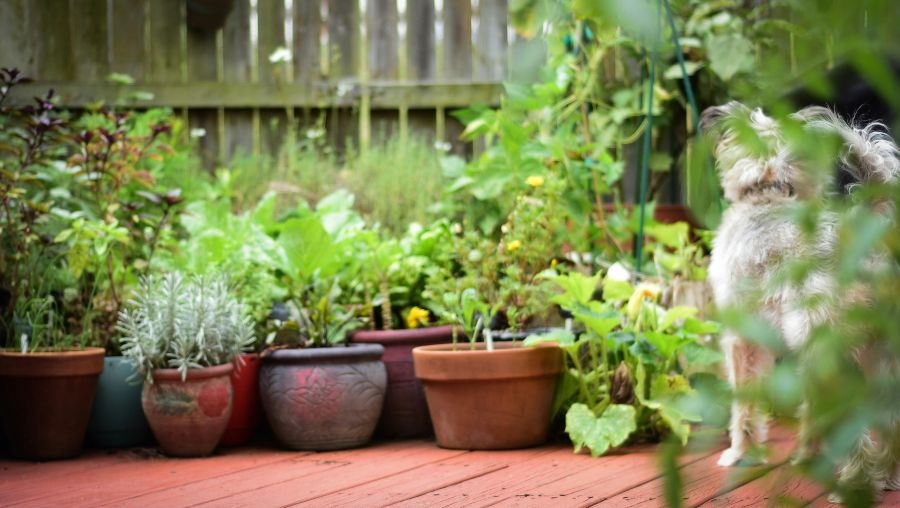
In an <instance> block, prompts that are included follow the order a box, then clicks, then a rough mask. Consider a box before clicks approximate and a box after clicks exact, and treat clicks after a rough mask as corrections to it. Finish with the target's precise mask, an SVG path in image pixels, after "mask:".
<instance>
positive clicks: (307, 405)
mask: <svg viewBox="0 0 900 508" xmlns="http://www.w3.org/2000/svg"><path fill="white" fill-rule="evenodd" d="M383 352H384V348H382V347H381V346H380V345H378V344H351V345H350V346H347V347H343V346H335V347H325V348H308V349H278V350H275V351H269V352H266V353H264V354H263V358H262V367H261V368H260V370H259V394H260V397H261V398H262V405H263V410H264V411H265V413H266V418H267V419H268V420H269V425H270V426H271V427H272V432H273V433H274V434H275V437H276V438H277V439H278V441H279V442H280V443H281V445H282V446H284V447H285V448H289V449H292V450H342V449H345V448H354V447H357V446H362V445H364V444H366V443H368V442H369V440H370V439H371V438H372V433H373V432H374V431H375V424H376V423H378V417H379V416H380V415H381V405H382V403H383V402H384V391H385V385H386V384H387V375H386V373H385V369H384V364H383V363H382V362H381V355H382V353H383Z"/></svg>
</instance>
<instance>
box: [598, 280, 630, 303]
mask: <svg viewBox="0 0 900 508" xmlns="http://www.w3.org/2000/svg"><path fill="white" fill-rule="evenodd" d="M632 293H634V286H632V285H631V284H629V283H628V282H626V281H624V280H611V279H603V300H604V301H607V302H609V301H620V302H624V301H626V300H628V299H629V298H631V294H632Z"/></svg>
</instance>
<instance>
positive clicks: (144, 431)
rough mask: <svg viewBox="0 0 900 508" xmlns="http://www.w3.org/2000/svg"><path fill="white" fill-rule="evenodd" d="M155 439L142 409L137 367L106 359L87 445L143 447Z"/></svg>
mask: <svg viewBox="0 0 900 508" xmlns="http://www.w3.org/2000/svg"><path fill="white" fill-rule="evenodd" d="M151 439H153V436H152V435H151V434H150V427H149V426H148V425H147V418H145V417H144V410H143V408H141V379H140V375H139V374H138V369H137V366H136V365H135V364H134V362H133V361H132V360H130V359H128V358H125V357H124V356H107V357H106V358H104V359H103V373H102V374H100V379H99V380H98V382H97V396H96V398H95V399H94V408H93V410H92V411H91V420H90V423H89V424H88V441H89V442H90V443H91V444H92V445H94V446H97V447H100V448H128V447H132V446H140V445H142V444H145V443H147V442H149V441H150V440H151Z"/></svg>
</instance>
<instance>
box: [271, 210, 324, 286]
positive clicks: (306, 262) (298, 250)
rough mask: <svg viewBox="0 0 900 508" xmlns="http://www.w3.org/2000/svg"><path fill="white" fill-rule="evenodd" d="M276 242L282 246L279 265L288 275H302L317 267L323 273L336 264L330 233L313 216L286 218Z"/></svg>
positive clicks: (300, 276)
mask: <svg viewBox="0 0 900 508" xmlns="http://www.w3.org/2000/svg"><path fill="white" fill-rule="evenodd" d="M278 245H279V246H281V249H282V256H281V258H282V259H281V261H282V263H281V264H282V269H283V270H284V271H285V272H286V273H288V274H289V275H290V276H291V277H295V278H296V277H299V278H301V279H306V278H308V277H310V276H311V275H312V274H313V273H316V272H317V271H318V272H319V275H321V276H323V277H327V276H329V275H332V274H334V272H335V271H336V270H337V268H338V266H337V262H336V260H337V257H336V254H337V253H336V252H335V247H334V243H333V241H332V240H331V236H330V235H329V234H328V232H327V231H325V228H324V227H323V226H322V222H321V221H320V220H319V219H318V218H316V217H307V218H303V219H290V220H288V221H286V222H285V223H284V225H283V226H282V229H281V234H280V235H279V236H278Z"/></svg>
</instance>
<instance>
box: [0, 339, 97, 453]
mask: <svg viewBox="0 0 900 508" xmlns="http://www.w3.org/2000/svg"><path fill="white" fill-rule="evenodd" d="M103 354H104V351H103V348H96V347H94V348H86V349H84V350H81V351H64V352H37V353H25V354H23V353H15V352H11V351H0V429H4V430H5V433H6V437H7V441H8V444H9V449H10V452H11V453H12V454H13V456H15V457H19V458H22V459H29V460H52V459H66V458H70V457H75V456H77V455H78V454H79V453H81V447H82V444H83V443H84V436H85V433H86V432H87V425H88V420H89V419H90V416H91V406H92V405H93V403H94V394H95V393H96V391H97V379H98V378H99V377H100V372H102V371H103Z"/></svg>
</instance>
